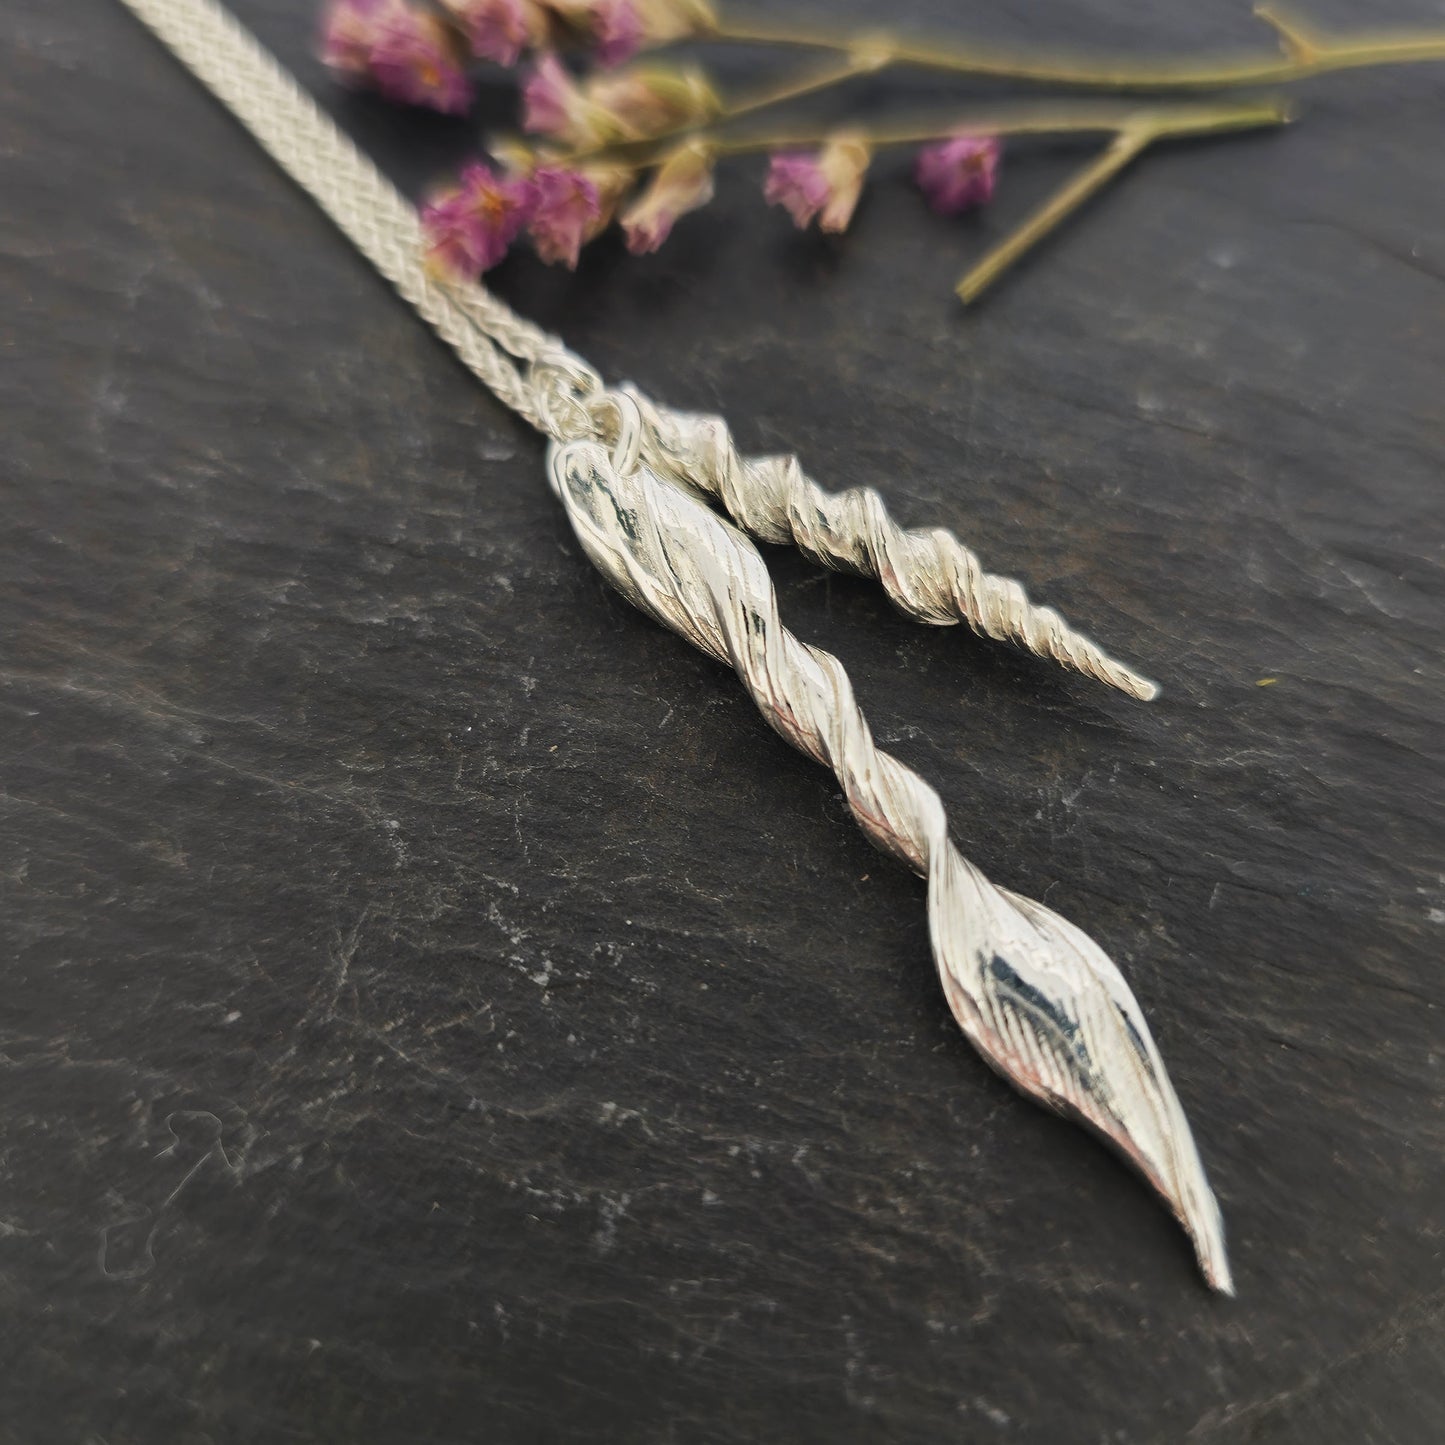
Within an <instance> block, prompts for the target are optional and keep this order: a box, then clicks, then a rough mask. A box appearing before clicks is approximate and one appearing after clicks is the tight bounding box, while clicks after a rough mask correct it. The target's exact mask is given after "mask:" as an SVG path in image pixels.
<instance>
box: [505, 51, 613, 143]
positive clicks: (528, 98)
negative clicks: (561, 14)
mask: <svg viewBox="0 0 1445 1445" xmlns="http://www.w3.org/2000/svg"><path fill="white" fill-rule="evenodd" d="M602 119H603V118H602V117H601V116H600V115H598V114H597V113H596V107H595V106H593V105H592V104H591V103H590V102H589V101H588V99H587V97H586V96H585V95H583V94H582V90H581V87H580V86H579V85H578V84H577V82H576V81H575V80H573V79H572V76H571V75H570V74H569V73H568V70H567V67H566V66H565V65H563V64H562V62H561V61H560V60H558V59H557V57H556V56H555V55H553V54H552V52H551V51H548V52H546V53H545V54H544V55H541V56H539V57H538V59H537V63H536V65H535V66H534V67H533V69H532V72H531V74H530V75H528V77H527V79H526V82H525V83H524V84H523V86H522V129H523V130H526V131H530V132H531V133H532V134H533V135H547V136H552V137H554V138H555V139H557V140H561V141H566V142H568V144H570V145H572V146H575V147H577V148H578V149H579V150H590V149H591V148H592V147H594V146H598V145H602V144H604V143H605V142H606V140H608V139H609V138H610V137H608V136H606V135H605V134H604V133H603V127H602V125H601V121H602Z"/></svg>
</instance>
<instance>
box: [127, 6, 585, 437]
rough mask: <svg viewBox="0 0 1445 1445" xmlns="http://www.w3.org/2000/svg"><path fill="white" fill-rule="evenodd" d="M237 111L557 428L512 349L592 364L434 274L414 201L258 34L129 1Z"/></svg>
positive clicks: (450, 338)
mask: <svg viewBox="0 0 1445 1445" xmlns="http://www.w3.org/2000/svg"><path fill="white" fill-rule="evenodd" d="M122 3H123V4H124V5H126V6H127V7H128V8H129V9H130V10H132V11H133V12H134V13H135V14H136V16H138V17H139V18H140V19H141V20H142V21H144V22H145V24H146V25H147V26H149V27H150V29H152V30H153V31H154V32H155V33H156V35H157V36H159V37H160V39H161V40H162V41H164V42H165V44H166V45H167V46H169V47H170V49H171V50H173V51H174V52H175V54H176V55H177V56H178V57H179V58H180V59H181V60H182V61H183V62H184V63H185V65H186V66H187V67H188V68H189V69H190V70H191V71H192V72H193V73H194V74H195V75H196V76H197V78H199V79H200V80H201V81H202V82H204V84H205V85H207V86H208V87H209V88H210V89H211V90H212V91H213V92H215V94H216V95H217V96H218V97H219V98H220V99H221V100H222V101H224V102H225V104H226V105H227V106H228V107H229V108H230V109H231V111H232V112H234V114H235V115H236V117H237V119H239V120H240V121H241V123H242V124H243V125H244V126H245V127H246V128H247V130H249V131H250V132H251V134H252V135H253V136H255V138H256V139H257V140H258V141H259V142H260V144H261V146H262V147H263V148H264V149H265V150H266V151H267V152H268V153H269V154H270V155H271V156H272V158H273V159H274V160H275V161H276V162H277V163H278V164H279V165H280V166H281V168H282V169H283V170H284V171H286V173H287V174H288V175H290V176H291V178H292V179H293V180H295V181H296V182H297V184H298V185H300V186H301V187H302V188H303V189H304V190H305V191H307V192H308V193H309V194H310V196H311V197H312V199H313V200H315V202H316V203H317V205H319V206H320V207H321V209H322V210H323V211H324V212H325V213H326V214H327V215H328V216H330V217H331V219H332V220H333V221H334V222H335V223H336V225H337V226H339V227H340V228H341V230H342V231H343V232H344V233H345V235H346V236H347V238H348V239H349V240H350V241H351V242H352V244H353V245H355V246H356V248H357V249H358V250H359V251H360V252H361V253H362V255H363V256H365V257H366V258H367V260H369V261H370V262H371V264H372V265H373V266H375V267H376V269H377V270H378V271H379V272H381V274H382V275H383V276H385V277H386V279H387V280H388V281H390V282H391V284H392V285H393V286H395V287H396V289H397V291H399V292H400V293H401V295H402V297H403V298H404V299H405V300H407V301H408V302H410V303H411V305H412V306H413V307H414V308H415V309H416V311H417V313H418V314H419V315H420V316H421V317H422V319H423V320H425V321H427V322H428V323H430V325H431V327H432V329H433V330H435V331H436V333H437V335H438V336H440V337H441V338H442V340H443V341H445V342H446V343H447V344H448V345H449V346H450V347H451V348H452V349H453V350H454V351H455V352H456V353H457V355H458V356H459V357H460V358H461V360H462V362H463V364H464V365H465V366H466V367H467V368H468V369H469V370H470V371H471V372H472V373H473V374H474V375H475V376H476V377H477V378H478V379H479V380H480V381H481V382H482V383H483V384H484V385H485V386H487V387H488V388H489V389H490V390H491V391H493V392H494V393H495V394H496V395H497V396H498V397H499V398H500V399H501V400H502V401H503V402H505V403H506V404H507V405H508V406H509V407H511V408H512V410H513V411H515V412H517V413H519V414H520V415H521V416H523V417H525V418H526V419H527V420H528V421H529V422H531V423H532V425H533V426H535V427H536V428H538V430H540V431H547V432H552V431H554V428H553V427H552V426H551V425H549V414H548V408H547V404H546V399H545V397H544V396H542V395H539V391H540V388H539V387H537V386H536V385H534V384H533V383H532V382H531V381H530V380H529V379H528V378H527V377H526V376H525V375H524V374H523V373H522V372H521V371H520V370H519V369H518V368H517V366H516V365H514V364H513V362H512V361H511V360H509V359H508V357H507V356H506V355H505V354H504V352H511V353H512V355H513V356H519V357H522V358H524V359H525V360H527V361H530V362H550V363H553V364H555V365H556V366H557V367H559V368H563V369H565V370H567V371H568V372H581V373H584V374H585V373H586V368H584V367H583V366H582V364H581V363H580V362H578V361H577V359H576V358H575V357H573V356H571V354H570V353H569V352H568V351H567V349H566V348H565V347H564V346H563V345H562V343H561V342H560V341H558V340H556V339H555V338H554V337H551V336H548V334H547V333H546V332H545V331H543V330H542V329H541V328H540V327H537V326H534V325H533V324H532V323H531V322H530V321H525V320H523V319H522V317H520V316H518V315H517V314H516V312H514V311H513V310H512V309H511V308H510V307H509V306H506V305H505V304H504V303H502V302H501V301H498V300H497V299H496V297H494V296H492V295H491V294H490V293H489V292H488V291H486V290H484V289H483V288H482V287H480V286H453V285H451V284H442V283H441V282H439V281H437V280H436V279H434V278H433V277H432V276H431V275H430V274H429V273H428V272H427V270H426V267H425V265H424V264H423V259H422V258H423V246H422V235H421V227H420V224H419V222H418V220H417V215H416V212H415V210H414V209H413V208H412V207H411V206H410V205H409V204H408V203H407V201H406V199H405V198H404V197H403V196H402V195H401V194H400V193H399V192H398V191H397V190H396V188H395V187H394V186H392V185H391V184H390V183H389V182H388V181H387V180H386V179H385V177H384V176H382V175H381V173H380V172H379V171H378V170H377V169H376V167H375V166H374V165H372V164H371V162H370V161H368V160H367V159H366V157H365V156H363V155H362V154H361V152H360V151H358V150H357V148H356V147H355V146H354V145H353V144H352V143H351V142H350V141H349V140H348V139H347V138H346V136H345V135H343V134H342V132H341V131H340V130H339V129H338V128H337V126H336V125H335V124H334V123H333V122H332V121H331V119H330V118H329V117H328V116H327V115H326V114H325V113H324V112H323V111H322V110H321V108H320V107H319V106H318V105H317V104H316V102H315V101H314V100H312V99H311V97H310V96H309V95H307V94H306V92H305V91H304V90H302V88H301V87H300V86H299V85H298V84H297V83H296V81H295V80H294V79H293V78H292V76H291V74H290V73H289V72H288V71H286V70H284V69H283V68H282V67H281V66H280V65H279V64H277V62H276V60H275V59H274V58H273V57H272V56H271V54H270V53H269V52H268V51H267V50H266V49H265V48H264V47H263V46H261V45H260V44H259V43H258V42H257V41H256V39H255V38H254V37H253V36H252V35H251V33H250V32H249V31H248V30H246V29H245V28H244V27H243V26H242V25H240V24H238V23H237V21H236V20H234V19H233V18H232V17H231V15H230V14H229V13H228V12H227V11H225V10H224V9H222V8H221V6H219V5H216V4H213V3H211V0H122Z"/></svg>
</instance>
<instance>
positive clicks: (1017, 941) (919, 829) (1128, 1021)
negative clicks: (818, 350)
mask: <svg viewBox="0 0 1445 1445" xmlns="http://www.w3.org/2000/svg"><path fill="white" fill-rule="evenodd" d="M644 445H645V443H644ZM550 470H551V481H552V486H553V489H554V490H555V491H556V492H557V494H558V496H559V497H560V498H561V500H562V502H563V504H564V505H565V506H566V508H567V513H568V516H569V518H570V519H571V522H572V525H573V528H574V530H575V531H576V533H577V536H578V538H579V540H580V541H581V543H582V545H583V547H584V549H585V550H586V551H587V553H588V555H589V556H590V557H591V559H592V561H593V562H594V563H595V564H596V565H597V566H598V568H599V569H600V570H601V571H602V573H603V575H604V576H606V577H607V579H608V580H609V581H610V582H612V583H613V585H614V586H616V587H617V588H618V589H619V590H620V591H621V592H622V593H623V594H624V595H625V596H626V597H627V598H628V599H629V600H631V601H632V602H633V603H635V604H636V605H637V606H638V607H640V608H641V609H642V610H643V611H645V612H647V613H649V614H650V615H651V616H653V617H654V618H656V619H657V620H658V621H659V622H662V623H663V624H664V625H665V626H667V627H670V628H671V629H672V630H673V631H675V632H678V633H680V634H681V635H682V636H683V637H685V638H687V639H688V641H690V642H692V643H693V644H694V645H695V646H697V647H699V648H701V649H702V650H703V651H704V652H706V653H708V654H710V655H711V656H712V657H715V658H717V659H718V660H719V661H722V662H726V663H728V664H730V665H731V666H732V667H733V668H734V669H735V670H736V671H737V674H738V676H739V677H740V678H741V679H742V681H743V683H744V685H745V686H746V687H747V689H748V691H749V692H750V693H751V694H752V697H753V700H754V701H755V702H756V703H757V705H758V708H759V709H760V710H761V712H762V714H763V716H764V718H766V719H767V721H768V722H769V723H770V724H771V725H772V727H773V728H775V729H776V730H777V731H778V732H779V733H781V734H782V735H783V737H785V738H786V739H787V740H788V741H789V742H790V743H792V744H793V746H794V747H796V748H798V749H799V750H800V751H802V752H804V753H806V754H807V755H808V756H809V757H810V758H813V759H814V760H815V761H817V762H820V763H823V764H825V765H826V766H827V767H829V768H831V769H832V770H833V772H834V773H835V774H836V775H837V777H838V780H839V782H840V783H841V784H842V786H843V791H844V793H845V795H846V797H847V800H848V805H849V807H850V808H851V809H852V812H853V815H854V817H855V818H856V819H857V820H858V823H859V825H860V826H861V827H862V829H863V831H864V832H865V833H866V834H867V835H868V837H869V838H870V839H871V840H872V841H873V842H874V843H875V844H877V845H878V846H879V847H880V848H882V849H883V850H884V851H886V852H888V853H890V854H892V855H894V856H895V857H897V858H899V859H901V860H902V861H903V862H905V863H907V864H908V865H909V866H910V867H911V868H913V869H914V871H916V872H917V873H920V874H922V875H924V876H925V877H926V878H927V880H928V913H929V928H930V935H931V938H932V945H933V954H934V959H935V962H936V964H937V966H938V972H939V977H940V979H941V981H942V984H943V989H944V993H945V995H946V997H947V999H948V1003H949V1007H950V1009H951V1010H952V1012H953V1015H954V1017H955V1018H956V1019H957V1021H958V1023H959V1025H960V1027H961V1028H962V1029H963V1031H964V1033H965V1034H966V1035H967V1037H968V1038H969V1040H970V1041H971V1042H972V1043H973V1045H974V1046H975V1047H976V1048H977V1049H978V1051H979V1052H980V1053H981V1054H982V1055H983V1056H984V1058H985V1059H986V1060H987V1061H988V1062H989V1063H990V1064H991V1065H992V1066H993V1067H994V1068H995V1069H997V1070H998V1071H999V1072H1000V1073H1001V1074H1003V1075H1004V1076H1005V1077H1006V1078H1007V1079H1009V1080H1010V1081H1011V1082H1012V1083H1013V1084H1015V1085H1016V1086H1017V1087H1018V1088H1019V1089H1021V1090H1022V1091H1023V1092H1024V1093H1026V1094H1028V1095H1031V1096H1032V1097H1034V1098H1035V1099H1038V1100H1040V1101H1042V1102H1043V1103H1045V1104H1046V1105H1048V1106H1050V1107H1052V1108H1054V1109H1057V1110H1059V1111H1061V1112H1064V1113H1067V1114H1070V1115H1072V1116H1074V1117H1076V1118H1078V1119H1080V1120H1082V1121H1084V1122H1085V1123H1087V1124H1089V1125H1091V1126H1092V1127H1093V1128H1094V1129H1096V1130H1097V1131H1099V1132H1100V1133H1101V1134H1103V1135H1104V1137H1105V1138H1106V1139H1107V1140H1108V1141H1109V1142H1111V1143H1112V1144H1113V1145H1115V1146H1116V1147H1117V1148H1118V1149H1119V1150H1120V1151H1121V1152H1122V1153H1123V1154H1124V1155H1125V1156H1126V1157H1127V1158H1128V1159H1129V1160H1131V1161H1132V1162H1133V1163H1134V1164H1135V1165H1136V1166H1137V1167H1138V1168H1139V1169H1140V1171H1141V1172H1142V1173H1143V1174H1144V1175H1145V1177H1146V1178H1147V1179H1148V1180H1149V1181H1150V1182H1151V1183H1152V1184H1153V1186H1154V1187H1155V1188H1156V1189H1157V1190H1158V1191H1159V1193H1160V1194H1162V1195H1163V1196H1164V1198H1165V1199H1166V1200H1167V1201H1168V1202H1169V1204H1170V1206H1171V1207H1172V1208H1173V1210H1174V1212H1175V1213H1176V1215H1177V1216H1178V1217H1179V1219H1180V1221H1181V1222H1182V1223H1183V1225H1184V1227H1185V1229H1186V1230H1187V1231H1188V1233H1189V1235H1190V1237H1191V1238H1192V1240H1193V1241H1194V1245H1195V1249H1196V1252H1197V1254H1198V1257H1199V1261H1200V1266H1201V1268H1202V1270H1203V1272H1204V1274H1205V1277H1206V1278H1207V1279H1208V1281H1209V1282H1210V1284H1212V1285H1213V1286H1214V1287H1215V1288H1217V1289H1220V1290H1223V1291H1226V1292H1230V1291H1231V1288H1232V1287H1231V1283H1230V1275H1229V1266H1228V1263H1227V1261H1226V1257H1225V1250H1224V1236H1223V1225H1222V1223H1221V1220H1220V1215H1219V1208H1218V1205H1217V1204H1216V1202H1215V1199H1214V1195H1213V1193H1212V1192H1211V1190H1210V1187H1209V1184H1208V1181H1207V1180H1206V1178H1205V1175H1204V1170H1203V1166H1202V1164H1201V1163H1200V1160H1199V1155H1198V1152H1197V1150H1196V1149H1195V1146H1194V1141H1193V1138H1192V1136H1191V1134H1190V1130H1189V1125H1188V1122H1187V1121H1186V1120H1185V1117H1184V1113H1183V1110H1182V1109H1181V1107H1180V1105H1179V1100H1178V1099H1177V1097H1176V1096H1175V1093H1174V1090H1173V1088H1172V1086H1171V1085H1170V1083H1169V1079H1168V1076H1167V1074H1166V1073H1165V1070H1164V1065H1163V1062H1162V1060H1161V1059H1160V1057H1159V1051H1158V1049H1157V1048H1156V1046H1155V1044H1154V1041H1153V1039H1152V1038H1151V1037H1150V1034H1149V1028H1148V1025H1147V1024H1146V1023H1145V1021H1144V1017H1143V1014H1142V1013H1141V1012H1140V1009H1139V1005H1138V1004H1137V1003H1136V1002H1135V1000H1134V997H1133V994H1132V993H1131V992H1130V990H1129V986H1128V984H1127V983H1125V981H1124V978H1123V976H1122V975H1121V974H1120V973H1119V971H1118V969H1117V968H1116V967H1115V966H1114V964H1113V963H1112V962H1111V961H1110V960H1109V958H1108V957H1107V956H1106V955H1105V954H1104V952H1103V951H1102V950H1101V949H1100V948H1099V947H1098V945H1097V944H1095V943H1094V942H1093V941H1092V940H1090V939H1089V938H1088V937H1086V936H1085V935H1084V934H1083V933H1081V932H1080V931H1079V930H1078V929H1077V928H1075V927H1073V925H1071V924H1069V923H1067V922H1066V921H1065V920H1064V919H1062V918H1060V917H1058V915H1056V914H1054V913H1052V912H1050V910H1048V909H1047V908H1044V907H1042V906H1041V905H1040V904H1037V903H1033V902H1031V901H1030V900H1028V899H1026V898H1021V897H1019V896H1018V895H1016V894H1013V893H1010V892H1008V891H1007V890H1005V889H1002V888H998V887H995V886H994V885H993V884H992V883H990V882H989V881H988V880H987V879H986V878H985V877H984V876H983V874H982V873H980V872H979V871H978V869H977V868H975V867H974V866H973V865H972V864H971V863H969V862H967V861H966V860H965V859H964V858H963V856H962V855H961V854H960V853H959V851H958V849H957V848H956V847H955V846H954V844H953V842H952V841H951V839H950V838H949V835H948V822H947V818H946V817H945V814H944V808H943V804H942V801H941V800H940V798H939V796H938V794H937V793H936V792H935V791H934V789H933V788H931V787H930V786H929V785H928V784H927V783H926V782H924V780H923V779H922V778H921V777H919V776H918V774H917V773H915V772H913V771H912V769H910V768H908V767H906V766H905V765H904V764H903V763H901V762H900V761H899V760H898V759H897V758H895V757H893V756H891V755H890V754H889V753H887V752H884V751H883V750H882V749H881V748H879V747H878V746H877V745H876V744H875V743H874V741H873V735H872V733H871V732H870V730H869V727H868V723H867V720H866V719H865V718H864V716H863V713H862V711H861V709H860V708H859V706H858V703H857V701H856V699H855V698H854V695H853V689H852V686H851V684H850V683H849V680H848V675H847V673H846V672H845V671H844V669H843V665H842V664H841V663H840V662H839V661H838V659H837V658H836V657H833V656H832V655H831V654H830V653H827V652H824V651H822V650H820V649H819V648H816V647H812V646H809V645H808V644H807V643H804V642H802V641H800V640H799V639H798V638H797V637H795V636H794V635H793V634H792V633H791V632H789V631H787V629H786V628H784V627H783V625H782V623H781V622H780V621H779V618H778V608H777V598H776V594H775V593H774V590H773V585H772V580H771V578H770V577H769V575H768V570H767V566H766V564H765V563H764V561H763V559H762V557H761V555H760V554H759V553H758V550H757V548H756V547H754V546H753V544H752V543H751V542H750V541H749V540H748V539H747V538H746V537H745V536H744V535H743V534H742V533H741V532H739V531H738V530H737V529H736V528H735V527H732V526H730V525H729V524H728V523H727V522H725V521H724V520H723V519H722V518H720V517H719V516H717V514H716V513H715V512H713V511H712V509H711V508H710V507H709V506H707V505H706V504H705V502H703V501H702V500H701V499H699V498H698V497H697V496H696V495H695V494H694V493H691V492H689V491H687V490H685V489H684V488H682V487H680V486H678V485H677V484H675V483H673V482H671V481H669V480H667V479H665V478H663V477H660V476H658V475H657V474H656V473H655V472H654V471H653V470H652V469H651V468H650V467H648V466H646V465H640V466H635V467H633V468H632V470H630V471H625V470H622V469H620V468H619V467H618V466H616V465H614V463H613V460H612V458H611V457H610V455H609V453H608V451H607V449H606V448H605V447H603V446H601V445H600V444H598V443H596V442H590V441H578V442H571V443H567V444H560V445H559V444H555V443H554V444H553V446H552V448H551V451H550Z"/></svg>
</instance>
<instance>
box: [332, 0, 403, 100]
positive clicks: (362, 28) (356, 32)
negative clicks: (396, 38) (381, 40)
mask: <svg viewBox="0 0 1445 1445" xmlns="http://www.w3.org/2000/svg"><path fill="white" fill-rule="evenodd" d="M389 3H390V0H331V3H330V4H329V5H327V7H326V8H325V9H324V10H323V11H322V12H321V41H320V52H321V60H322V63H323V64H324V65H326V66H327V68H328V69H330V70H334V71H335V72H336V73H337V74H338V75H341V76H344V77H346V78H347V79H349V80H365V79H368V78H369V77H370V74H371V52H372V50H373V48H374V47H375V45H376V39H377V35H378V34H379V27H378V21H379V20H380V17H381V14H382V11H383V10H385V9H386V8H387V6H388V5H389Z"/></svg>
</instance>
